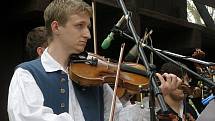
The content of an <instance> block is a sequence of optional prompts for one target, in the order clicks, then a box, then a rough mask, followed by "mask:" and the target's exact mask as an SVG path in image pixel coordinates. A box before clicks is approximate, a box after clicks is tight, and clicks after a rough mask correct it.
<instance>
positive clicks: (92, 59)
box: [69, 53, 149, 97]
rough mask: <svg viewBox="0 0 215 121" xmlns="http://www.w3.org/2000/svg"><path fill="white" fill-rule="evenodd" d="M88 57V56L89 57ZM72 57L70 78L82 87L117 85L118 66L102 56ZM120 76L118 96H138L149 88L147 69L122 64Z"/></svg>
mask: <svg viewBox="0 0 215 121" xmlns="http://www.w3.org/2000/svg"><path fill="white" fill-rule="evenodd" d="M87 55H88V56H87ZM78 56H79V57H77V55H75V56H73V57H71V61H70V63H69V64H70V65H69V76H70V79H72V80H73V81H74V82H76V83H78V84H79V85H81V86H97V85H102V84H104V83H108V84H110V85H112V84H114V83H115V78H116V71H117V64H116V63H114V62H111V61H110V59H107V58H104V57H102V56H99V55H96V54H93V53H87V54H86V53H85V54H84V55H83V54H82V55H78ZM120 68H121V70H120V76H119V87H120V88H119V90H121V91H118V94H117V95H118V96H119V97H121V96H122V95H123V94H124V92H125V91H127V92H129V93H130V94H138V93H140V90H141V89H146V88H148V82H149V79H148V78H147V77H146V75H147V74H146V72H145V71H144V70H145V67H144V66H142V65H140V64H136V63H122V64H121V67H120Z"/></svg>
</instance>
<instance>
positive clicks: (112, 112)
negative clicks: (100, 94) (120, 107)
mask: <svg viewBox="0 0 215 121" xmlns="http://www.w3.org/2000/svg"><path fill="white" fill-rule="evenodd" d="M124 47H125V43H123V44H122V45H121V50H120V55H119V62H118V65H117V73H116V80H115V85H114V91H113V98H112V104H111V111H110V116H109V121H113V118H114V112H115V106H116V91H117V87H118V82H119V74H120V65H121V63H122V57H123V52H124Z"/></svg>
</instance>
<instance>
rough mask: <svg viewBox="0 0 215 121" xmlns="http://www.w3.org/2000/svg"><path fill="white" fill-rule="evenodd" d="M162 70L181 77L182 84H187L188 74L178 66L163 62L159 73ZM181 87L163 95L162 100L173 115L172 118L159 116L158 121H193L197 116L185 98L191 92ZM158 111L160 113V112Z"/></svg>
mask: <svg viewBox="0 0 215 121" xmlns="http://www.w3.org/2000/svg"><path fill="white" fill-rule="evenodd" d="M164 72H167V73H173V74H175V75H177V76H178V77H180V78H181V79H182V81H183V84H184V86H185V85H187V86H189V80H190V77H189V76H188V74H187V72H186V71H185V70H184V69H182V68H180V67H179V66H177V65H175V64H172V63H170V62H169V63H165V64H163V65H162V66H161V69H160V73H164ZM184 88H186V87H184ZM182 89H183V88H181V89H176V90H174V91H172V92H170V93H169V94H167V95H165V96H164V100H165V102H166V103H167V106H168V107H169V110H170V112H171V114H173V115H174V117H172V118H173V119H168V118H163V119H162V118H161V120H160V121H175V120H177V121H195V119H196V118H197V113H196V112H195V110H194V109H193V108H192V107H191V105H189V103H188V102H187V100H186V96H187V94H188V93H191V92H188V91H189V90H188V89H186V90H185V89H184V90H182ZM190 91H192V90H190ZM158 113H159V114H160V113H161V112H158Z"/></svg>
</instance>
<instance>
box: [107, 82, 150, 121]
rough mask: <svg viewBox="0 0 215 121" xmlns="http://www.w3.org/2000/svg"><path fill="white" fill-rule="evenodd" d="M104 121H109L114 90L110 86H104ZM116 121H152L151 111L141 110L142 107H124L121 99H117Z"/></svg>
mask: <svg viewBox="0 0 215 121" xmlns="http://www.w3.org/2000/svg"><path fill="white" fill-rule="evenodd" d="M103 88H104V119H105V121H108V119H109V114H110V110H111V109H110V108H111V102H112V95H113V90H112V88H111V87H110V86H109V85H108V84H104V86H103ZM114 120H115V121H149V120H150V110H149V109H148V108H143V109H142V108H141V107H140V105H136V104H134V105H132V104H131V105H127V106H126V107H123V106H122V103H121V102H120V101H119V99H118V98H117V99H116V107H115V114H114Z"/></svg>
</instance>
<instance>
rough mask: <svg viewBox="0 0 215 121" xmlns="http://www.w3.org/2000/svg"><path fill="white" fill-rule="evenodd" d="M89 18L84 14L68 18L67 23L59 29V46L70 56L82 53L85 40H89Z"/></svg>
mask: <svg viewBox="0 0 215 121" xmlns="http://www.w3.org/2000/svg"><path fill="white" fill-rule="evenodd" d="M89 26H90V17H89V15H88V14H86V13H81V14H74V15H71V16H69V18H68V21H67V23H66V24H65V25H64V26H60V27H59V30H60V32H59V38H60V41H61V42H60V44H61V46H62V47H63V49H66V51H67V52H69V53H70V54H78V53H80V52H83V51H84V48H85V46H86V44H87V40H88V39H90V38H91V35H90V31H89Z"/></svg>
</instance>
